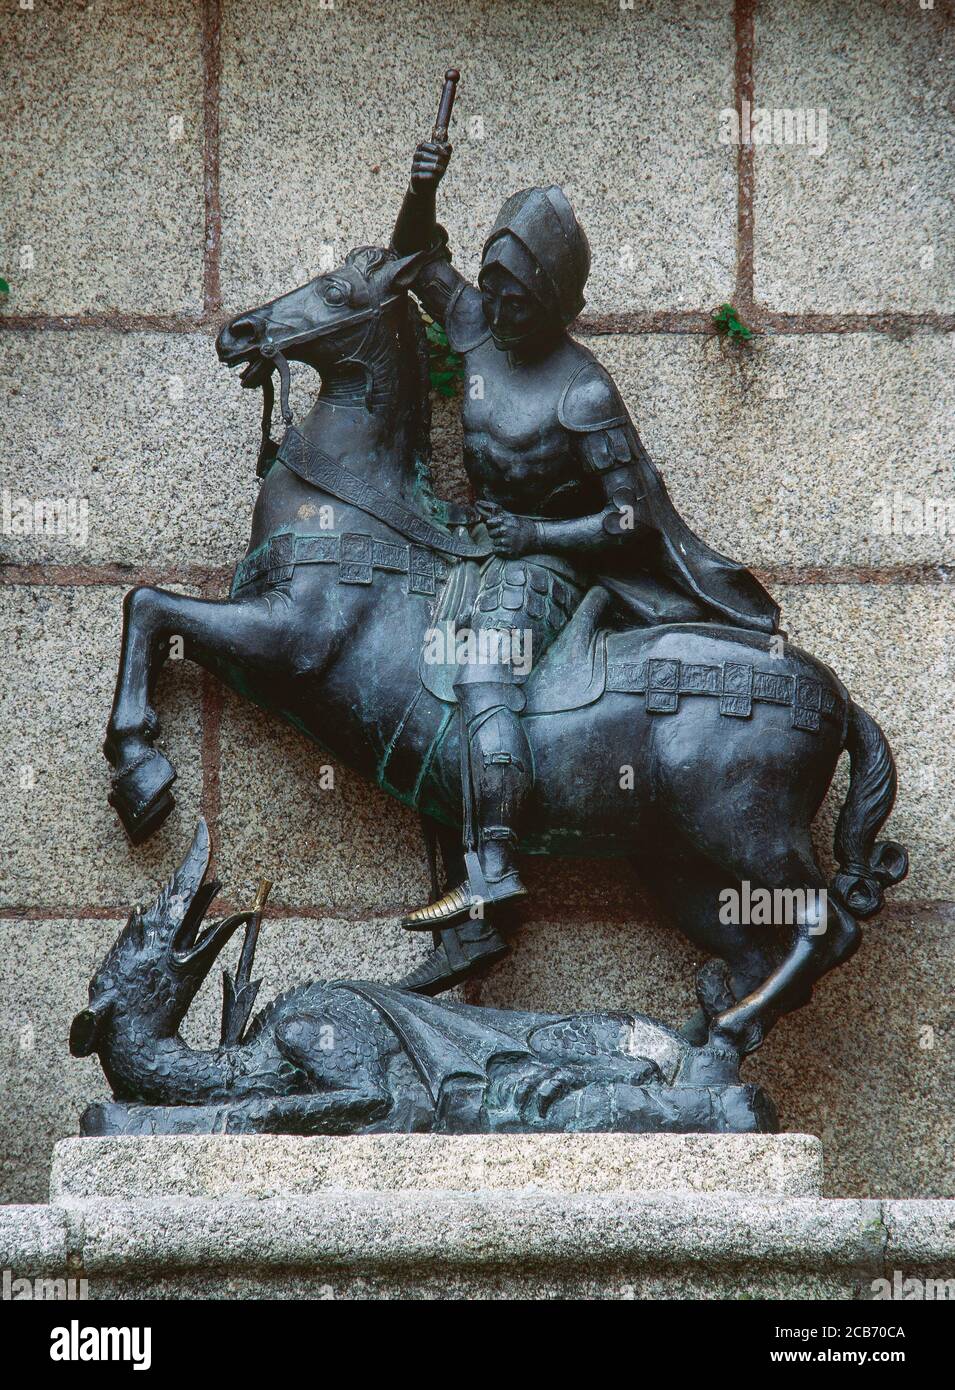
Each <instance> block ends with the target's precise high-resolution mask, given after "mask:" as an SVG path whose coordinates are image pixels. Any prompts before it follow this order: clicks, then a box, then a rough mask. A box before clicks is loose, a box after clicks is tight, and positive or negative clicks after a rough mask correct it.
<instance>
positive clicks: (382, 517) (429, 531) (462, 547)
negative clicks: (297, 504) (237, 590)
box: [255, 296, 492, 560]
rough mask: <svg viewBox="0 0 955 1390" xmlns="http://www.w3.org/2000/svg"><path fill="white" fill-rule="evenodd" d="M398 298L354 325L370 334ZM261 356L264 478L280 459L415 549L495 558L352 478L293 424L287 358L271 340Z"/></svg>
mask: <svg viewBox="0 0 955 1390" xmlns="http://www.w3.org/2000/svg"><path fill="white" fill-rule="evenodd" d="M397 298H398V297H397V296H395V297H393V298H392V299H388V300H385V301H384V302H383V303H382V304H379V305H377V306H375V308H373V309H370V310H367V309H366V310H363V311H362V312H361V313H358V314H354V315H352V317H351V318H350V319H349V320H348V322H350V323H355V322H358V323H360V322H363V321H365V320H367V321H368V323H369V329H368V331H369V332H370V331H371V327H372V324H373V323H374V322H375V321H376V320H377V319H378V318H380V316H381V314H382V312H383V310H384V309H386V308H389V307H390V306H391V305H392V304H393V303H395V302H397ZM341 326H342V325H341V322H338V323H336V324H335V325H334V327H335V328H336V329H339V328H340V327H341ZM324 331H331V329H330V328H329V329H327V330H324ZM318 336H319V333H318V332H312V333H310V334H308V335H305V334H299V335H297V337H296V338H295V339H294V340H293V341H295V342H304V341H306V340H307V338H314V337H318ZM366 336H367V335H366ZM259 353H260V355H261V356H262V357H263V358H264V359H265V360H266V362H267V363H268V364H269V366H270V371H269V374H268V376H267V377H266V378H265V380H264V381H263V382H262V439H261V442H260V444H259V456H258V462H257V464H256V470H255V471H256V475H257V476H258V477H260V478H262V477H264V476H265V474H266V473H267V472H268V470H269V468H270V467H271V465H272V463H273V461H274V460H276V459H278V461H279V463H282V464H284V465H285V467H286V468H288V469H289V470H290V471H291V472H292V473H295V474H296V475H297V476H298V477H300V478H302V479H303V480H304V481H305V482H306V483H311V485H312V486H313V487H317V488H320V489H321V490H322V491H323V492H327V493H329V494H330V495H331V496H332V497H335V498H337V500H338V501H339V502H345V503H347V504H348V506H350V507H356V508H357V509H358V510H359V511H362V512H365V513H366V514H367V515H368V516H373V517H374V518H375V519H376V521H380V522H382V523H383V524H384V525H385V526H388V527H390V529H391V530H392V531H397V532H398V534H399V535H401V536H404V537H405V538H406V539H407V540H410V541H412V542H413V543H414V544H415V545H419V546H424V547H426V548H427V549H428V550H434V551H437V552H438V553H439V554H441V555H453V556H454V557H455V559H458V560H486V559H487V558H488V556H489V555H491V553H492V551H491V546H490V545H489V544H488V543H487V542H485V543H484V544H476V543H475V542H474V541H472V540H471V539H470V538H469V537H468V536H467V535H450V534H446V533H445V532H442V531H439V530H438V528H437V527H436V526H433V525H432V524H431V522H430V521H428V520H427V519H426V518H425V517H423V516H422V515H421V514H420V512H415V511H412V510H411V508H410V507H406V506H405V505H404V503H403V502H398V501H396V500H395V499H394V498H392V497H388V496H386V494H385V493H383V492H381V491H379V489H378V488H376V487H375V486H374V484H373V483H369V482H367V481H366V480H365V479H364V478H360V477H359V476H358V475H357V474H355V473H352V472H351V471H350V470H349V469H347V468H346V467H345V466H344V464H342V463H340V462H339V461H338V460H337V459H334V458H332V457H331V455H330V454H326V453H325V452H324V451H323V450H321V449H319V448H318V447H317V446H316V445H315V444H312V443H311V442H310V441H309V440H307V439H306V438H305V436H304V435H303V434H302V433H301V431H300V430H297V429H296V428H295V425H294V422H293V418H292V410H291V407H290V405H289V390H290V386H291V375H290V372H289V365H288V361H287V360H286V358H285V355H284V353H283V352H282V351H281V350H280V349H279V348H277V347H276V346H275V345H274V343H272V342H271V341H268V340H267V341H266V342H265V343H263V344H262V345H261V347H260V348H259ZM272 369H276V370H277V371H278V374H279V381H280V392H281V394H280V398H279V401H280V407H281V411H282V421H283V423H284V425H285V437H284V438H283V440H282V442H281V444H277V443H276V442H275V440H274V439H273V438H272V412H273V409H274V407H275V386H274V384H273V381H272Z"/></svg>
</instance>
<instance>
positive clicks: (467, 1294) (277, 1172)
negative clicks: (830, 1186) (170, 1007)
mask: <svg viewBox="0 0 955 1390" xmlns="http://www.w3.org/2000/svg"><path fill="white" fill-rule="evenodd" d="M821 1160H822V1152H821V1145H820V1143H819V1140H818V1139H814V1138H812V1137H810V1136H808V1135H800V1134H778V1135H752V1134H743V1135H738V1134H729V1135H666V1134H646V1135H644V1134H637V1135H630V1134H570V1135H565V1134H543V1135H523V1134H515V1135H464V1136H459V1135H435V1134H387V1135H355V1136H351V1137H346V1138H331V1137H321V1138H312V1139H303V1138H293V1137H288V1136H278V1135H273V1136H271V1137H268V1136H263V1137H253V1136H243V1135H236V1136H228V1135H215V1136H198V1135H197V1136H187V1137H182V1138H171V1137H166V1138H157V1139H136V1138H126V1139H68V1140H65V1141H63V1142H62V1143H60V1144H58V1145H57V1148H56V1152H55V1156H54V1164H53V1182H52V1192H51V1200H50V1205H49V1206H46V1207H44V1206H33V1207H6V1208H3V1209H2V1210H0V1263H2V1264H3V1265H4V1267H5V1268H9V1269H11V1270H12V1271H13V1272H14V1274H15V1275H16V1276H23V1277H29V1276H37V1277H38V1276H46V1277H48V1278H50V1279H55V1280H57V1281H58V1284H57V1288H59V1289H61V1291H60V1292H57V1291H56V1290H54V1292H52V1293H51V1294H50V1295H49V1296H51V1297H68V1296H70V1295H69V1282H70V1280H71V1279H72V1280H74V1282H75V1280H76V1279H78V1278H84V1279H86V1280H88V1284H89V1289H88V1292H89V1297H90V1298H92V1299H100V1298H104V1299H107V1298H123V1299H143V1298H201V1299H207V1298H223V1299H242V1298H298V1299H314V1298H329V1299H331V1298H354V1299H414V1298H425V1299H436V1300H448V1299H496V1298H505V1299H514V1298H521V1299H553V1298H571V1299H574V1298H576V1299H581V1298H583V1299H655V1298H680V1299H703V1298H705V1299H713V1298H750V1299H752V1298H757V1299H758V1298H771V1299H787V1298H798V1299H819V1298H839V1299H871V1298H877V1297H886V1294H885V1292H884V1290H885V1288H886V1287H890V1286H891V1281H892V1279H893V1277H897V1272H898V1271H904V1273H905V1276H906V1277H909V1276H915V1277H919V1278H921V1277H923V1272H924V1275H925V1277H926V1278H928V1277H931V1278H932V1279H940V1278H941V1279H945V1278H950V1277H952V1275H955V1239H953V1232H955V1216H953V1209H955V1203H953V1202H945V1201H882V1200H876V1199H868V1198H866V1199H862V1198H849V1199H833V1198H828V1197H822V1196H820V1195H819V1182H820V1175H821ZM894 1272H896V1273H895V1274H894ZM886 1281H888V1284H887V1282H886ZM72 1296H74V1297H75V1294H74V1295H72Z"/></svg>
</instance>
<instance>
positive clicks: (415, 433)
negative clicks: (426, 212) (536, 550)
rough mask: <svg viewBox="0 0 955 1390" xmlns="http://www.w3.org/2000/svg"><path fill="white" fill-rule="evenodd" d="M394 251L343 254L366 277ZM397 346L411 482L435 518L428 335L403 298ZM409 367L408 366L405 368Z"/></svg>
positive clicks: (361, 248) (438, 513) (418, 315)
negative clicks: (406, 391)
mask: <svg viewBox="0 0 955 1390" xmlns="http://www.w3.org/2000/svg"><path fill="white" fill-rule="evenodd" d="M395 258H396V252H395V251H393V250H391V249H390V248H386V247H382V246H359V247H356V249H355V250H354V251H350V252H349V253H348V255H347V257H346V258H345V259H346V264H349V265H355V266H357V268H358V269H359V270H360V271H361V273H362V274H363V275H364V276H365V277H366V278H367V277H368V276H370V275H373V274H374V272H375V271H376V270H378V269H379V267H380V266H382V265H383V264H384V262H385V261H388V260H394V259H395ZM398 345H399V350H400V353H401V369H402V371H405V370H407V373H408V375H407V380H408V383H409V385H410V386H411V388H412V390H411V397H412V406H411V437H410V443H411V451H412V456H413V459H414V468H415V481H416V484H417V492H418V496H419V497H420V499H421V502H422V503H423V505H424V506H425V507H426V508H427V509H428V510H429V511H430V512H432V514H433V515H434V516H436V517H439V518H440V516H441V514H442V511H443V507H442V504H441V502H440V500H439V499H438V498H437V497H436V496H435V492H434V479H433V477H432V474H431V366H430V356H429V352H428V335H427V331H426V329H425V325H424V320H423V318H422V317H421V312H420V310H419V308H418V305H417V303H416V301H415V300H414V299H413V298H412V297H411V295H410V294H409V295H406V296H405V311H404V313H402V314H401V315H400V316H399V319H398ZM409 364H410V365H409Z"/></svg>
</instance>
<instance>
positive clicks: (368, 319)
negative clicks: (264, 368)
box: [255, 282, 403, 478]
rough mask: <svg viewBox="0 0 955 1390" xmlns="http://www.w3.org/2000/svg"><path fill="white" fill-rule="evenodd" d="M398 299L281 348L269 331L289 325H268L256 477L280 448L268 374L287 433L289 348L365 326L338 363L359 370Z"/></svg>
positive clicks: (291, 337) (291, 338) (291, 420)
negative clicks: (373, 336)
mask: <svg viewBox="0 0 955 1390" xmlns="http://www.w3.org/2000/svg"><path fill="white" fill-rule="evenodd" d="M366 283H367V282H366ZM402 298H403V293H402V294H392V295H387V296H386V297H385V298H384V299H382V300H379V302H378V303H377V304H371V305H369V307H368V308H367V309H359V310H357V311H356V312H355V313H354V314H349V315H348V317H347V318H341V319H335V321H334V322H333V323H328V324H325V325H323V326H321V327H318V328H309V329H306V330H305V331H304V332H299V333H294V332H293V333H291V334H290V335H289V337H287V338H285V339H284V340H283V342H282V347H281V348H280V347H278V346H277V345H276V343H275V341H274V339H273V337H272V331H273V329H278V330H279V331H280V330H281V329H282V328H283V327H289V328H290V327H291V325H284V324H281V323H279V324H272V325H270V328H269V333H268V335H267V336H266V338H265V339H264V340H263V342H262V343H261V344H260V345H259V348H258V352H259V356H260V357H261V358H262V359H263V360H264V361H265V363H266V364H267V365H268V367H269V373H268V375H267V376H266V377H265V379H264V380H263V382H262V438H261V441H260V443H259V456H258V460H257V462H256V468H255V472H256V476H257V477H259V478H262V477H264V476H265V474H266V473H267V472H268V470H269V468H270V467H271V465H272V461H273V460H274V458H275V456H276V454H277V453H278V451H279V448H280V447H281V446H280V445H279V444H278V443H276V441H275V440H274V439H273V438H272V414H273V411H274V409H275V384H274V382H273V380H272V374H273V372H275V371H277V372H278V374H279V408H280V410H281V414H282V423H283V424H284V426H285V428H286V429H290V428H291V426H292V425H293V424H294V418H293V415H292V409H291V406H290V405H289V393H290V391H291V386H292V376H291V372H290V370H289V364H288V359H287V357H286V356H285V353H286V352H287V351H288V349H289V348H291V347H302V346H305V345H306V344H308V343H312V342H314V341H315V340H316V339H317V338H322V337H325V336H326V334H329V333H337V332H340V331H341V330H342V329H347V328H351V327H353V326H355V325H356V324H361V323H367V325H368V326H367V328H366V329H365V332H364V334H363V335H362V339H361V342H360V343H359V344H358V347H357V348H356V349H355V351H354V352H353V353H352V354H351V355H350V356H349V357H346V358H343V359H342V360H343V361H345V362H356V363H358V365H359V366H363V365H364V363H363V361H362V354H363V353H364V350H365V346H366V344H367V342H368V339H369V337H370V336H371V334H372V332H373V331H374V329H375V328H376V326H377V324H378V323H379V322H380V321H381V319H382V318H383V317H384V315H385V313H386V311H388V310H389V309H391V308H393V307H394V305H396V304H398V303H400V301H401V299H402ZM369 408H370V405H369Z"/></svg>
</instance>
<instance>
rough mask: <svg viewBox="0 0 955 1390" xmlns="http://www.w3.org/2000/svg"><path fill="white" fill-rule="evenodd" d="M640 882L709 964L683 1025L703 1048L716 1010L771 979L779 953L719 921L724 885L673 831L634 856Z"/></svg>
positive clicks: (720, 873)
mask: <svg viewBox="0 0 955 1390" xmlns="http://www.w3.org/2000/svg"><path fill="white" fill-rule="evenodd" d="M637 870H638V873H639V875H640V879H641V881H642V882H643V883H644V884H645V885H646V887H647V888H648V889H649V891H650V892H651V893H652V895H653V897H654V898H655V899H656V900H657V901H658V902H659V903H660V905H661V906H662V907H663V909H664V910H665V911H666V912H667V914H668V916H670V917H671V918H672V919H673V921H674V922H675V923H676V925H677V926H678V927H679V928H680V930H681V931H682V933H683V935H684V936H685V937H687V939H688V940H689V941H690V942H692V944H693V945H694V946H696V947H697V948H698V949H699V950H700V951H702V952H704V953H705V955H706V956H707V957H709V959H708V960H707V961H706V962H705V964H704V965H703V967H702V969H701V970H700V972H699V974H698V975H697V995H698V997H699V998H700V1002H701V1004H702V1005H704V1007H702V1008H701V1009H700V1010H699V1012H698V1013H695V1014H693V1015H692V1016H691V1017H690V1018H689V1019H687V1021H686V1023H685V1024H684V1025H683V1028H682V1030H681V1031H682V1032H683V1034H684V1036H685V1037H687V1038H688V1039H689V1041H690V1042H692V1043H704V1042H705V1041H706V1039H707V1035H708V1033H709V1020H710V1018H711V1017H712V1015H713V1014H714V1013H716V1012H718V1011H719V1010H720V1009H721V1008H724V1009H725V1008H727V1007H729V1005H730V1004H731V1003H734V1002H735V1001H736V1000H738V999H742V998H743V997H744V996H745V995H747V994H749V993H750V992H751V991H752V990H754V989H755V988H756V986H757V985H758V984H760V983H761V982H762V981H763V980H765V979H766V977H767V975H769V974H771V972H772V971H773V969H774V968H775V966H776V964H777V963H778V961H779V957H780V955H781V951H780V949H779V942H778V940H777V938H776V936H775V935H774V934H773V933H770V932H766V933H764V934H762V935H760V936H759V937H757V936H755V935H754V934H753V932H752V931H751V930H750V929H749V928H748V927H745V926H742V925H740V924H738V923H734V922H731V921H724V920H722V917H723V914H721V912H720V894H721V892H723V891H724V890H725V889H726V888H727V887H731V886H735V887H737V888H738V884H737V885H733V884H732V881H729V882H728V879H727V873H726V870H725V869H720V868H718V867H717V866H716V865H715V864H714V863H713V862H712V860H710V859H708V858H707V857H706V855H705V854H703V853H702V852H701V851H700V850H699V849H698V848H696V846H694V845H693V844H692V843H691V842H690V841H689V840H687V839H685V838H684V837H682V836H681V835H680V833H679V831H678V830H677V829H676V827H675V826H672V825H671V824H669V823H667V824H666V826H664V827H661V832H660V834H659V835H658V836H657V837H656V839H655V842H654V845H653V847H652V849H651V850H649V851H647V852H643V853H639V852H638V859H637Z"/></svg>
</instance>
